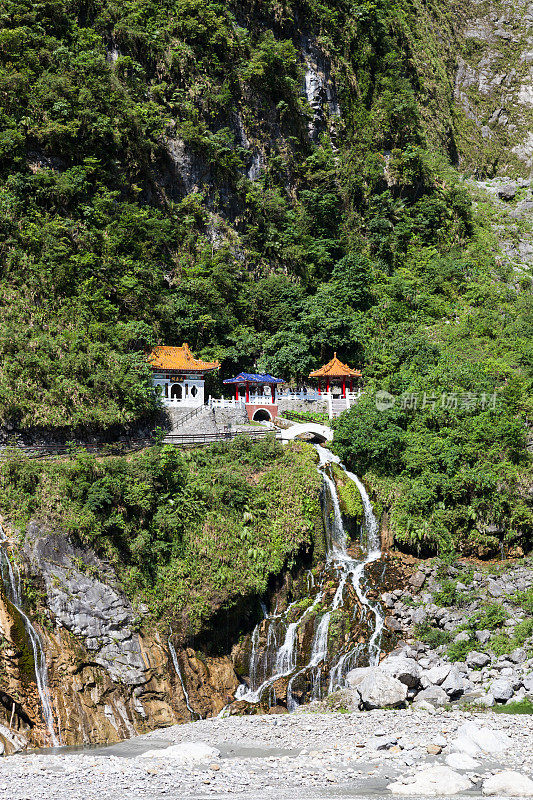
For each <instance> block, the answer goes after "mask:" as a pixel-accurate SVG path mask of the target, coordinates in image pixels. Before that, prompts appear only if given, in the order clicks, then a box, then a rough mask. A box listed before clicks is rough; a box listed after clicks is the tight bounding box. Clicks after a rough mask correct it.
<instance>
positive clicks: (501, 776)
mask: <svg viewBox="0 0 533 800" xmlns="http://www.w3.org/2000/svg"><path fill="white" fill-rule="evenodd" d="M483 794H485V795H494V794H497V795H505V796H506V797H533V781H532V780H530V779H529V778H528V777H527V775H522V773H520V772H514V770H511V769H506V770H504V771H503V772H497V773H496V775H491V777H490V778H487V779H486V780H485V781H483Z"/></svg>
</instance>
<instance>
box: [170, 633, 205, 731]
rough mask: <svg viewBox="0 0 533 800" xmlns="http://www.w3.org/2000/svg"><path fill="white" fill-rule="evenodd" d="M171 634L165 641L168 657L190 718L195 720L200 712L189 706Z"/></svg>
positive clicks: (187, 694)
mask: <svg viewBox="0 0 533 800" xmlns="http://www.w3.org/2000/svg"><path fill="white" fill-rule="evenodd" d="M171 636H172V634H170V636H169V637H168V641H167V644H168V650H169V652H170V657H171V658H172V663H173V665H174V671H175V672H176V675H177V676H178V678H179V682H180V684H181V691H182V692H183V698H184V700H185V705H186V706H187V711H188V712H189V714H190V715H191V719H192V720H193V721H194V720H197V719H201V714H198V712H197V711H195V710H194V708H192V706H191V703H190V700H189V693H188V691H187V687H186V686H185V681H184V680H183V675H182V673H181V668H180V665H179V661H178V654H177V653H176V648H175V647H174V645H173V644H172V641H171Z"/></svg>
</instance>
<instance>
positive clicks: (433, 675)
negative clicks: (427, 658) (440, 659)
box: [422, 664, 452, 689]
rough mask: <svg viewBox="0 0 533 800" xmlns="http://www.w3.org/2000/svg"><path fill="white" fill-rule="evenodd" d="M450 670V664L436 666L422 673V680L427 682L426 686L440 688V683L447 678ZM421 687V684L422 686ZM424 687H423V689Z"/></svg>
mask: <svg viewBox="0 0 533 800" xmlns="http://www.w3.org/2000/svg"><path fill="white" fill-rule="evenodd" d="M451 668H452V665H451V664H436V665H435V666H434V667H431V668H430V669H428V670H427V672H425V673H424V678H426V680H427V686H432V685H433V686H440V685H441V683H442V682H443V681H444V680H445V679H446V678H447V677H448V675H449V672H450V670H451ZM422 685H423V684H422ZM425 688H426V687H425V686H424V689H425Z"/></svg>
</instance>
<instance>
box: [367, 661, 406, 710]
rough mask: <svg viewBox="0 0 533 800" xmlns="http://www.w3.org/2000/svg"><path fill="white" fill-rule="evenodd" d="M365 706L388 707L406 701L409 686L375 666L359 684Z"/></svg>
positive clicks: (369, 707)
mask: <svg viewBox="0 0 533 800" xmlns="http://www.w3.org/2000/svg"><path fill="white" fill-rule="evenodd" d="M357 689H358V691H359V694H360V695H361V701H362V703H363V705H364V707H365V708H368V709H371V708H386V707H387V706H399V705H402V703H405V699H406V697H407V686H406V685H405V683H402V682H401V681H399V680H397V679H396V678H394V677H393V676H392V675H389V673H388V672H385V670H382V669H380V668H375V669H374V670H373V672H372V673H371V674H369V675H367V676H366V677H365V678H363V680H362V681H361V683H360V684H359V685H358V686H357Z"/></svg>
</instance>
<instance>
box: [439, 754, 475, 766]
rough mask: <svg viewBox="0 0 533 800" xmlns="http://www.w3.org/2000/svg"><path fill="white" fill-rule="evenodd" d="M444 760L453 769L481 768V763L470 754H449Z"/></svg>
mask: <svg viewBox="0 0 533 800" xmlns="http://www.w3.org/2000/svg"><path fill="white" fill-rule="evenodd" d="M444 760H445V761H446V763H447V764H448V766H449V767H451V768H452V769H468V770H473V769H477V768H478V767H479V766H480V763H479V761H476V759H475V758H472V756H469V755H468V753H449V754H448V755H447V756H446V758H445V759H444Z"/></svg>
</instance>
